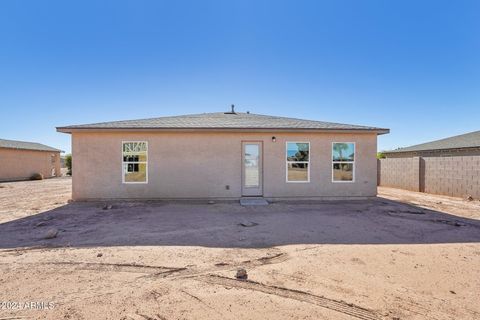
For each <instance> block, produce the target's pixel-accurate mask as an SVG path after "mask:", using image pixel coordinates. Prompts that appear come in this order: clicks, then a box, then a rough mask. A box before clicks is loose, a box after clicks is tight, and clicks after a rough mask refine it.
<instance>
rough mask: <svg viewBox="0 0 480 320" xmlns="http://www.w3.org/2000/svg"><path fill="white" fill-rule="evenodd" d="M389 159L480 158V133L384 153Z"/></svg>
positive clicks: (476, 132)
mask: <svg viewBox="0 0 480 320" xmlns="http://www.w3.org/2000/svg"><path fill="white" fill-rule="evenodd" d="M383 153H384V154H385V156H386V157H387V158H409V157H449V156H479V155H480V131H475V132H470V133H466V134H461V135H458V136H453V137H449V138H445V139H440V140H435V141H431V142H427V143H422V144H417V145H414V146H411V147H406V148H400V149H396V150H391V151H384V152H383Z"/></svg>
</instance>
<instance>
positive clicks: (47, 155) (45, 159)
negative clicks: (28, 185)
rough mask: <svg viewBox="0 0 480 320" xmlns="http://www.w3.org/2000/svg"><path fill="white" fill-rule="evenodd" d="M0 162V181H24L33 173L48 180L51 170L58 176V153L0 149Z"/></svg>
mask: <svg viewBox="0 0 480 320" xmlns="http://www.w3.org/2000/svg"><path fill="white" fill-rule="evenodd" d="M52 155H54V157H55V162H54V163H52ZM0 160H1V164H0V181H13V180H25V179H29V178H30V176H31V175H32V174H34V173H41V174H43V176H44V177H45V178H50V177H52V169H55V175H57V176H59V175H60V152H52V151H34V150H22V149H7V148H0Z"/></svg>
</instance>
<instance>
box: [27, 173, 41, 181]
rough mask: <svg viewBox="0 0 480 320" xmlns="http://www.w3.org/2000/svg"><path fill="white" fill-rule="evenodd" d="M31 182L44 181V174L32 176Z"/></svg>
mask: <svg viewBox="0 0 480 320" xmlns="http://www.w3.org/2000/svg"><path fill="white" fill-rule="evenodd" d="M30 180H43V174H41V173H34V174H32V175H31V176H30Z"/></svg>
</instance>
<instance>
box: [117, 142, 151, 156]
mask: <svg viewBox="0 0 480 320" xmlns="http://www.w3.org/2000/svg"><path fill="white" fill-rule="evenodd" d="M123 152H124V153H126V154H132V153H134V154H135V153H142V152H147V143H146V142H145V141H136V142H124V143H123Z"/></svg>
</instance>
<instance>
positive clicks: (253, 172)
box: [242, 141, 263, 196]
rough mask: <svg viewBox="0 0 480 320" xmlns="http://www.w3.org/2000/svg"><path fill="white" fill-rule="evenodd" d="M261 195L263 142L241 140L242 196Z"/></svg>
mask: <svg viewBox="0 0 480 320" xmlns="http://www.w3.org/2000/svg"><path fill="white" fill-rule="evenodd" d="M262 195H263V143H262V142H261V141H252V142H247V141H244V142H242V196H262Z"/></svg>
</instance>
